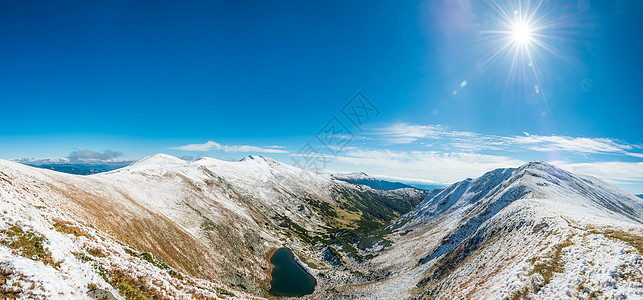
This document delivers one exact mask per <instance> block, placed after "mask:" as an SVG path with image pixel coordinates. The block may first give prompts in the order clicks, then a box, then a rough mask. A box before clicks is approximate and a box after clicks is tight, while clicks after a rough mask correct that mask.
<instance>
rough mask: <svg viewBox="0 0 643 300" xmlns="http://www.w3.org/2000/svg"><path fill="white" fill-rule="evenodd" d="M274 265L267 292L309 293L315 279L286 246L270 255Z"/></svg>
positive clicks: (295, 295)
mask: <svg viewBox="0 0 643 300" xmlns="http://www.w3.org/2000/svg"><path fill="white" fill-rule="evenodd" d="M270 263H272V264H273V265H274V268H273V269H272V273H271V277H272V280H271V281H270V290H269V291H268V293H270V294H271V295H274V296H288V297H299V296H304V295H308V294H311V293H312V292H313V291H314V290H315V285H317V281H316V280H315V278H314V277H313V276H311V275H310V274H308V272H306V270H304V268H302V267H301V266H300V265H299V264H298V263H297V262H296V261H295V257H294V255H293V253H292V251H290V249H288V248H281V249H279V250H277V251H275V253H274V254H273V255H272V257H271V258H270Z"/></svg>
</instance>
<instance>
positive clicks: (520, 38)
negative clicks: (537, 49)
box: [511, 22, 532, 45]
mask: <svg viewBox="0 0 643 300" xmlns="http://www.w3.org/2000/svg"><path fill="white" fill-rule="evenodd" d="M531 34H532V29H531V27H530V26H529V24H526V23H524V22H517V23H516V24H514V25H513V26H512V28H511V38H512V39H513V42H514V43H516V44H518V45H525V44H527V43H529V42H531V39H532V35H531Z"/></svg>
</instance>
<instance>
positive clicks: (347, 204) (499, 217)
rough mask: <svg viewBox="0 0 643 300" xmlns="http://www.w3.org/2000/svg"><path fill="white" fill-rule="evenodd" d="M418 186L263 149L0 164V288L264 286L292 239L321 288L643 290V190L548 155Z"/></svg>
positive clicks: (484, 294)
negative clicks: (375, 180) (354, 177)
mask: <svg viewBox="0 0 643 300" xmlns="http://www.w3.org/2000/svg"><path fill="white" fill-rule="evenodd" d="M425 195H426V191H421V190H416V189H410V188H403V189H397V190H392V191H382V190H378V189H373V188H371V187H368V186H365V185H355V184H351V183H348V182H345V181H342V180H337V179H335V178H333V177H331V176H322V175H316V174H313V173H310V172H307V171H304V170H301V169H297V168H295V167H292V166H289V165H286V164H282V163H280V162H277V161H275V160H272V159H269V158H266V157H261V156H249V157H247V158H245V159H243V160H242V161H239V162H228V161H220V160H216V159H211V158H204V159H201V160H198V161H193V162H187V161H183V160H181V159H178V158H176V157H172V156H168V155H162V154H159V155H155V156H151V157H146V158H143V159H141V160H139V161H137V162H135V163H133V164H131V165H129V166H127V167H125V168H122V169H118V170H114V171H110V172H105V173H100V174H94V175H88V176H79V175H72V174H65V173H59V172H54V171H50V170H46V169H38V168H33V167H29V166H25V165H22V164H18V163H15V162H10V161H5V160H0V212H1V213H2V217H1V218H0V270H1V271H0V285H1V289H0V293H1V294H0V295H1V296H6V297H13V296H17V295H18V296H24V297H25V298H37V297H42V296H45V297H49V298H63V299H66V298H88V297H92V298H100V297H102V296H106V297H108V298H109V297H126V298H136V297H139V296H141V297H143V296H145V297H149V298H153V297H157V298H225V297H232V295H234V297H237V298H253V297H254V298H256V297H262V296H267V291H268V289H269V288H270V286H269V280H270V271H271V268H272V265H271V264H270V263H269V260H268V258H269V257H270V254H271V252H272V251H273V250H275V249H277V248H280V247H284V246H285V247H288V248H291V249H292V250H293V252H294V253H295V254H296V256H297V259H298V261H299V262H300V263H301V264H302V265H303V266H304V267H305V268H306V269H307V270H308V271H309V272H310V273H311V274H312V275H313V276H314V277H315V279H316V280H317V283H318V285H317V288H316V289H315V292H314V293H313V294H312V295H310V296H308V297H309V298H314V299H326V298H339V297H349V298H376V299H403V298H457V299H507V298H514V299H516V298H534V299H549V298H592V297H597V298H609V299H612V298H623V297H629V298H637V297H638V298H641V297H643V257H642V256H641V253H642V252H643V199H640V198H638V197H636V196H634V195H630V194H627V193H625V192H623V191H621V190H619V189H618V188H615V187H613V186H611V185H609V184H607V183H604V182H602V181H600V180H598V179H596V178H593V177H588V176H581V175H575V174H571V173H568V172H566V171H564V170H561V169H558V168H556V167H554V166H552V165H549V164H546V163H542V162H532V163H528V164H525V165H523V166H521V167H519V168H510V169H498V170H494V171H491V172H488V173H486V174H485V175H483V176H481V177H479V178H477V179H466V180H464V181H461V182H458V183H455V184H453V185H451V186H448V187H445V188H441V189H437V190H433V191H432V192H431V193H430V194H429V195H428V196H426V198H425V199H424V200H421V197H424V196H425Z"/></svg>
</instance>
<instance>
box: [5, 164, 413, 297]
mask: <svg viewBox="0 0 643 300" xmlns="http://www.w3.org/2000/svg"><path fill="white" fill-rule="evenodd" d="M0 171H2V173H0V176H1V177H0V178H1V179H0V184H1V185H0V191H2V195H1V198H0V200H1V202H2V204H3V205H7V206H11V207H14V206H16V207H17V206H19V207H24V209H23V210H19V211H17V212H15V213H11V214H10V215H11V216H12V217H14V218H13V219H11V220H10V221H7V222H6V223H4V228H5V229H8V228H13V227H12V226H14V225H17V226H23V225H25V224H27V223H26V222H27V221H26V220H28V219H31V218H36V217H37V216H39V215H40V216H42V217H38V218H39V219H37V221H33V222H34V223H36V224H40V225H39V226H40V227H37V228H36V227H29V226H27V227H26V228H29V230H31V231H29V233H33V234H36V235H38V236H43V237H44V238H45V239H46V240H47V241H49V242H50V243H54V241H56V232H57V230H52V228H51V227H52V226H54V224H55V222H56V221H54V218H55V219H60V220H64V223H65V224H67V223H68V222H69V223H70V224H74V225H73V226H72V227H74V228H82V229H83V230H82V232H86V231H91V232H95V233H96V234H102V235H104V236H105V239H106V242H100V243H99V244H100V245H101V246H100V247H101V248H105V249H107V248H109V247H113V246H114V245H118V244H120V246H118V247H120V253H121V254H122V253H123V251H124V250H123V249H124V248H128V249H134V250H135V251H136V252H137V253H139V254H140V253H144V252H147V253H151V254H152V255H153V256H154V257H157V258H159V257H160V259H159V261H163V262H164V263H165V264H167V266H168V267H169V268H170V269H168V270H172V271H173V272H178V273H179V274H183V275H182V276H184V277H185V278H193V279H194V280H196V278H201V279H205V280H208V281H209V282H211V283H212V284H215V285H216V287H219V288H222V289H225V290H228V291H232V292H233V293H234V294H235V295H248V294H246V293H244V292H242V291H246V292H249V293H253V294H256V295H266V291H267V290H268V289H269V280H270V277H269V276H270V270H271V265H270V263H269V261H268V259H267V257H268V256H269V255H270V252H271V251H273V250H274V249H276V248H279V247H283V246H287V247H290V248H291V249H293V251H295V253H297V255H298V256H299V257H300V258H301V259H302V260H305V261H308V262H310V263H313V264H315V265H317V266H324V265H325V264H326V262H325V261H324V260H323V257H322V254H321V253H322V249H321V248H320V247H322V246H323V245H322V246H319V247H317V248H315V247H311V246H313V245H311V244H310V239H311V237H315V236H324V235H325V234H326V231H327V229H328V228H329V227H328V226H329V223H328V222H330V221H333V222H342V224H344V225H345V226H353V225H351V224H354V222H356V221H359V220H360V218H362V217H361V216H362V215H364V216H366V215H367V214H366V213H368V210H367V209H368V208H363V207H361V208H359V209H362V210H357V211H358V212H359V214H355V215H354V216H352V215H346V216H345V215H342V214H339V215H338V214H337V213H336V212H334V210H336V211H337V212H340V211H344V208H340V207H347V205H348V199H347V198H345V195H348V196H350V197H351V198H350V199H351V201H357V203H362V202H364V201H366V200H367V199H371V198H364V197H375V196H377V197H379V198H378V199H379V200H381V199H385V200H386V199H390V200H391V201H398V202H399V201H402V202H404V201H406V200H404V199H405V197H407V198H408V197H413V199H415V200H410V201H411V202H412V201H416V203H417V202H419V201H418V199H417V195H415V194H414V193H413V192H412V191H405V192H399V191H398V192H396V193H392V192H385V191H378V190H374V189H371V188H369V187H364V186H357V185H353V184H350V183H346V182H342V181H339V180H335V179H332V178H331V177H330V176H320V175H316V174H313V173H310V172H308V171H305V170H301V169H298V168H295V167H292V166H289V165H286V164H283V163H279V162H277V161H275V160H272V159H269V158H266V157H261V156H249V157H247V158H245V159H243V160H242V161H239V162H228V161H220V160H216V159H211V158H204V159H201V160H198V161H194V162H187V161H183V160H181V159H178V158H176V157H172V156H169V155H163V154H158V155H154V156H150V157H146V158H143V159H141V160H139V161H137V162H135V163H133V164H131V165H130V166H127V167H125V168H122V169H118V170H114V171H110V172H105V173H100V174H94V175H90V176H78V175H71V174H64V173H58V172H53V171H49V170H45V169H37V168H32V167H28V166H25V165H21V164H17V163H13V162H9V161H4V160H0ZM360 201H361V202H360ZM387 201H388V200H387ZM351 203H353V202H351ZM396 203H397V202H396ZM398 204H399V203H398ZM407 207H409V209H410V208H411V207H410V206H407ZM322 208H326V209H325V210H323V209H322ZM322 210H323V211H322ZM407 211H408V210H407ZM362 212H363V213H362ZM389 212H391V213H395V211H389ZM5 214H7V213H5ZM327 214H331V215H333V214H334V215H335V216H336V217H335V219H329V217H328V215H327ZM398 215H399V214H398ZM398 215H395V214H392V215H391V216H393V217H396V216H398ZM355 216H356V219H354V218H353V217H355ZM344 217H347V218H348V217H351V218H348V219H346V220H343V219H342V218H344ZM391 218H392V217H391ZM355 226H357V225H355ZM43 228H49V229H48V230H45V229H43ZM58 229H60V228H58ZM58 231H59V230H58ZM9 234H13V235H16V234H15V233H11V232H9ZM82 235H84V233H83V234H82ZM10 238H11V237H9V236H8V235H7V236H6V240H5V242H4V243H3V245H5V246H6V244H10V243H11V241H10ZM79 239H80V240H82V239H83V237H80V238H79ZM76 240H78V239H74V238H72V242H73V241H76ZM90 240H92V241H94V240H93V239H92V238H90ZM94 242H95V241H94ZM0 247H2V246H0ZM74 247H76V248H74ZM74 247H71V246H70V247H61V248H60V249H63V250H60V251H62V252H63V253H64V255H66V257H72V258H73V259H76V260H78V258H77V256H78V255H77V254H74V253H72V252H76V253H82V251H81V252H78V251H77V250H78V249H80V250H82V249H84V248H82V247H83V246H82V245H80V246H79V245H76V246H74ZM78 247H80V248H78ZM97 247H98V246H97ZM114 247H115V246H114ZM49 248H50V249H54V248H55V249H59V246H58V244H52V245H51V247H49ZM85 248H87V247H85ZM110 249H111V248H110ZM2 251H5V252H2V253H4V254H3V255H9V254H8V253H10V252H11V250H10V249H9V248H6V249H5V248H2ZM7 251H9V252H7ZM56 251H59V250H56ZM114 251H116V250H114ZM18 254H20V253H17V254H16V253H14V254H13V255H14V256H15V258H16V259H18V258H19V257H20V255H18ZM52 254H55V253H54V252H52ZM64 255H63V256H60V257H64ZM128 256H131V255H129V254H127V253H126V257H128ZM60 257H54V261H56V262H57V261H59V258H60ZM109 257H110V258H111V257H116V256H113V255H110V256H109ZM135 258H136V259H138V260H140V258H139V257H135ZM92 259H93V260H92V261H93V262H96V261H98V260H100V259H102V258H96V257H94V258H92ZM27 261H29V259H28V260H27ZM65 261H67V259H65ZM111 264H112V262H111V259H109V260H106V261H102V262H101V265H103V266H104V268H106V269H109V268H108V265H111ZM124 264H126V265H127V264H129V262H127V263H124ZM63 265H64V264H63ZM122 265H123V264H116V266H115V267H114V270H115V271H114V272H116V271H118V272H121V271H122V270H124V267H122ZM156 267H158V266H156ZM11 268H12V267H11V266H8V265H7V266H3V267H2V269H3V270H9V269H11ZM54 269H56V268H54ZM86 269H87V270H86V272H94V273H95V271H96V268H93V267H89V268H87V267H86ZM125 269H126V270H129V269H127V268H125ZM157 269H158V268H157ZM56 270H57V269H56ZM110 270H111V269H110ZM168 270H165V269H163V270H161V271H162V272H165V273H168ZM56 272H58V273H60V270H57V271H56ZM311 272H315V271H311ZM12 274H14V273H12ZM19 274H23V273H19ZM24 274H26V273H24ZM71 274H74V272H72V271H69V272H67V273H65V272H63V273H61V274H59V275H60V276H72V275H71ZM79 274H82V273H79ZM92 274H93V273H92ZM110 274H111V273H110ZM128 274H129V273H128ZM136 274H139V275H140V274H142V273H140V272H139V273H136ZM11 276H14V277H15V276H17V275H11ZM92 276H93V275H92ZM14 277H11V278H14ZM110 278H111V277H110ZM135 278H137V279H140V278H141V277H140V276H138V275H137V276H135ZM12 280H13V279H12ZM141 280H142V279H141ZM146 282H148V281H146ZM150 282H151V283H150V284H151V286H156V285H157V284H161V285H162V286H167V284H165V283H163V282H162V281H158V282H156V281H155V280H152V281H150ZM91 283H95V282H91ZM148 283H149V282H148ZM89 284H90V283H89V282H85V281H82V283H81V284H80V285H78V286H82V285H89ZM102 284H103V285H102V286H106V285H105V282H102ZM78 286H77V287H78ZM65 289H66V288H65ZM84 289H86V290H87V289H89V288H88V287H85V288H84ZM66 290H69V289H66ZM81 290H82V289H81ZM112 292H114V291H112ZM52 293H53V292H52ZM115 295H116V294H115Z"/></svg>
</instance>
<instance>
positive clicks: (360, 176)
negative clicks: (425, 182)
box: [331, 172, 416, 191]
mask: <svg viewBox="0 0 643 300" xmlns="http://www.w3.org/2000/svg"><path fill="white" fill-rule="evenodd" d="M331 176H332V177H333V178H335V179H339V180H342V181H346V182H350V183H352V184H363V185H367V186H370V187H372V188H374V189H379V190H386V191H389V190H395V189H402V188H416V187H414V186H410V185H408V184H404V183H401V182H392V181H386V180H381V179H377V178H374V177H371V176H369V175H368V174H366V173H363V172H359V173H349V174H333V175H331Z"/></svg>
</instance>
